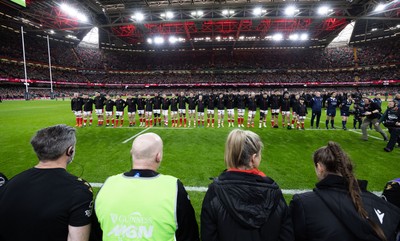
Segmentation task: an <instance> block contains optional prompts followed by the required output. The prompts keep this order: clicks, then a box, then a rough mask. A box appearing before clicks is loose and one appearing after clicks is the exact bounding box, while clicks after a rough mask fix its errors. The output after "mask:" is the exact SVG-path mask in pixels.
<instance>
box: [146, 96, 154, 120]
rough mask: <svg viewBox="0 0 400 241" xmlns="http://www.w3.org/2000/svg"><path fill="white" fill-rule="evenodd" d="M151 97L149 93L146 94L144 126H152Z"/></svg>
mask: <svg viewBox="0 0 400 241" xmlns="http://www.w3.org/2000/svg"><path fill="white" fill-rule="evenodd" d="M153 101H154V100H153V98H151V96H150V95H149V94H147V96H146V99H145V105H146V107H145V109H146V113H145V118H146V126H145V127H152V126H153Z"/></svg>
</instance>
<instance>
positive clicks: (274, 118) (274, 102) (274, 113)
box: [268, 90, 280, 128]
mask: <svg viewBox="0 0 400 241" xmlns="http://www.w3.org/2000/svg"><path fill="white" fill-rule="evenodd" d="M279 93H280V92H279V90H275V91H274V92H272V95H271V96H270V97H269V100H268V102H269V106H270V107H271V127H273V128H278V127H279V126H278V116H279V111H280V109H279V108H280V107H279V103H280V97H279Z"/></svg>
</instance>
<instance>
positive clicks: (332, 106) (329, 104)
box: [325, 92, 339, 129]
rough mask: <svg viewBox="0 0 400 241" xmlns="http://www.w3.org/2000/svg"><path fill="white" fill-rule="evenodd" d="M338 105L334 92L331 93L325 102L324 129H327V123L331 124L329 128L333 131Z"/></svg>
mask: <svg viewBox="0 0 400 241" xmlns="http://www.w3.org/2000/svg"><path fill="white" fill-rule="evenodd" d="M338 104H339V102H338V100H337V99H336V92H332V94H331V96H330V97H329V98H328V99H327V100H326V121H325V126H326V129H329V121H330V122H331V128H332V129H335V116H336V107H337V106H338Z"/></svg>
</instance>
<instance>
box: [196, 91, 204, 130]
mask: <svg viewBox="0 0 400 241" xmlns="http://www.w3.org/2000/svg"><path fill="white" fill-rule="evenodd" d="M196 106H197V126H198V127H204V109H205V107H206V103H205V100H204V99H203V95H199V98H198V99H197V100H196Z"/></svg>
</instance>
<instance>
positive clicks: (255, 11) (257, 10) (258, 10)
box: [253, 8, 262, 16]
mask: <svg viewBox="0 0 400 241" xmlns="http://www.w3.org/2000/svg"><path fill="white" fill-rule="evenodd" d="M261 13H262V9H261V8H255V9H254V10H253V14H254V15H256V16H259V15H261Z"/></svg>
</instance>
